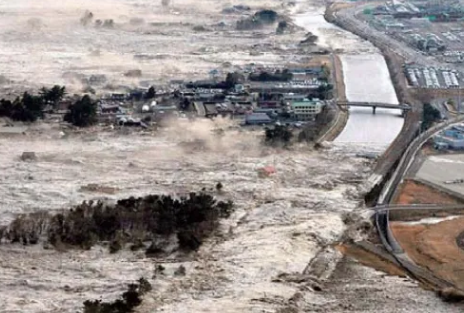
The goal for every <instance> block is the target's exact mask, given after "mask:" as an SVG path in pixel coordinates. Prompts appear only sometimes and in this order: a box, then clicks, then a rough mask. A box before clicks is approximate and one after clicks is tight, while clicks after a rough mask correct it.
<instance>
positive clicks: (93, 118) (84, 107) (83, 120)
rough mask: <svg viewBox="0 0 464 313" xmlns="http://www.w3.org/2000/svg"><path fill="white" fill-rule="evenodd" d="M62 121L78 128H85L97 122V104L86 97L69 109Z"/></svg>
mask: <svg viewBox="0 0 464 313" xmlns="http://www.w3.org/2000/svg"><path fill="white" fill-rule="evenodd" d="M64 121H65V122H68V123H71V124H73V125H74V126H78V127H87V126H91V125H93V124H95V123H96V122H97V104H96V102H94V101H93V100H92V99H91V98H90V97H89V96H88V95H85V96H84V97H82V99H80V100H78V101H77V102H76V103H74V104H72V105H71V106H70V107H69V112H68V113H66V115H65V116H64Z"/></svg>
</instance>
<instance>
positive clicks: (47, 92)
mask: <svg viewBox="0 0 464 313" xmlns="http://www.w3.org/2000/svg"><path fill="white" fill-rule="evenodd" d="M65 93H66V88H65V87H60V86H54V87H53V88H51V89H47V88H42V89H41V90H40V94H39V95H37V96H36V95H31V94H30V93H28V92H25V93H24V94H23V95H22V96H21V97H17V98H16V99H15V100H14V101H10V100H6V99H2V100H0V116H1V117H8V118H11V119H12V120H14V121H22V122H35V121H36V120H37V119H39V118H42V117H43V111H44V108H45V107H46V106H47V105H52V106H56V104H57V103H58V102H59V101H60V100H61V99H62V98H63V97H64V95H65Z"/></svg>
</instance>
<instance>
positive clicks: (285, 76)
mask: <svg viewBox="0 0 464 313" xmlns="http://www.w3.org/2000/svg"><path fill="white" fill-rule="evenodd" d="M248 79H249V80H250V81H260V82H268V81H278V82H288V81H291V80H292V79H293V74H292V73H291V72H290V71H289V70H288V69H284V70H283V71H280V70H276V71H275V72H274V73H269V72H266V71H264V72H261V73H259V74H254V73H251V74H250V75H249V76H248Z"/></svg>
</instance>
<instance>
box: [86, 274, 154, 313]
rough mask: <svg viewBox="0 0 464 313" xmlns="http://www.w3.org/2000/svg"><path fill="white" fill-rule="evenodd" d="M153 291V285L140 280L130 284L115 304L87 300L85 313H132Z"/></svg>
mask: <svg viewBox="0 0 464 313" xmlns="http://www.w3.org/2000/svg"><path fill="white" fill-rule="evenodd" d="M151 290H152V286H151V284H150V283H149V282H148V280H146V279H145V278H143V277H142V278H140V279H139V280H138V282H137V283H136V284H129V285H128V286H127V291H125V292H124V293H123V294H122V295H121V298H120V299H116V300H115V301H113V302H103V301H102V300H94V301H91V300H87V301H85V302H84V310H83V313H130V312H133V311H134V309H135V308H136V307H138V306H139V305H140V304H142V297H143V295H145V294H146V293H147V292H149V291H151Z"/></svg>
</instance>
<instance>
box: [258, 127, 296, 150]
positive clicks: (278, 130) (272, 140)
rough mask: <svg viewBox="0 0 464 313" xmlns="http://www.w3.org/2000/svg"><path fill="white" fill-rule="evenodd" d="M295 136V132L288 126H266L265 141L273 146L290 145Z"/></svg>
mask: <svg viewBox="0 0 464 313" xmlns="http://www.w3.org/2000/svg"><path fill="white" fill-rule="evenodd" d="M292 138H293V133H292V131H291V130H290V129H289V127H288V126H285V125H275V126H274V127H273V128H266V130H265V137H264V142H265V143H266V144H268V145H271V146H277V145H283V146H288V145H289V144H290V142H291V140H292Z"/></svg>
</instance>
